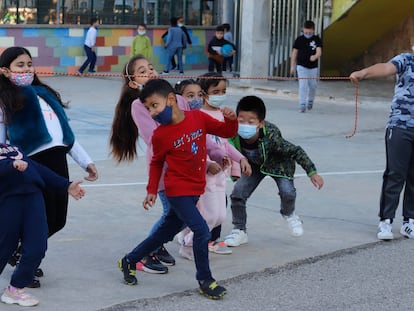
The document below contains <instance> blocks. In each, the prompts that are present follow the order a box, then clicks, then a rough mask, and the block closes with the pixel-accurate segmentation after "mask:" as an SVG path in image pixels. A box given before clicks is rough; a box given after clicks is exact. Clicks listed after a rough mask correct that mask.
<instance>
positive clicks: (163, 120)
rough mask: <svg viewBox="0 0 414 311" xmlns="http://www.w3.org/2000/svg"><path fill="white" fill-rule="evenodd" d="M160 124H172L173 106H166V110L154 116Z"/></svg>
mask: <svg viewBox="0 0 414 311" xmlns="http://www.w3.org/2000/svg"><path fill="white" fill-rule="evenodd" d="M152 118H153V119H154V120H155V121H157V122H158V123H159V124H170V123H171V121H172V108H171V106H168V105H167V106H165V108H164V110H163V111H161V112H160V113H159V114H157V115H156V116H153V117H152Z"/></svg>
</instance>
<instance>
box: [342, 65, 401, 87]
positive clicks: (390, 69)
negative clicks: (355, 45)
mask: <svg viewBox="0 0 414 311" xmlns="http://www.w3.org/2000/svg"><path fill="white" fill-rule="evenodd" d="M396 73H397V67H395V65H394V64H393V63H378V64H375V65H372V66H369V67H366V68H364V69H361V70H358V71H354V72H353V73H351V74H350V76H349V79H350V80H351V82H353V83H356V82H357V81H358V80H362V79H370V78H382V77H388V76H392V75H395V74H396Z"/></svg>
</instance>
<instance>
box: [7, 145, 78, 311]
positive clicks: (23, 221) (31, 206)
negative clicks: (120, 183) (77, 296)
mask: <svg viewBox="0 0 414 311" xmlns="http://www.w3.org/2000/svg"><path fill="white" fill-rule="evenodd" d="M0 178H1V179H2V180H3V182H2V183H0V274H1V273H2V272H3V269H4V267H5V266H6V264H7V261H8V259H9V258H10V257H11V255H12V253H13V251H14V250H15V249H16V247H17V244H18V242H19V241H21V245H22V250H23V252H22V256H21V259H20V262H19V264H18V265H17V267H16V269H15V270H14V273H13V275H12V277H11V280H10V285H9V286H8V287H7V288H6V290H5V291H4V293H3V295H2V296H1V298H0V299H1V301H2V302H4V303H7V304H18V305H20V306H23V307H31V306H35V305H37V304H38V303H39V300H37V298H35V297H34V296H32V295H30V294H28V293H26V292H25V287H27V286H28V285H29V284H30V283H32V281H33V277H34V273H35V271H36V269H37V268H38V267H39V265H40V262H41V260H42V258H43V257H44V255H45V252H46V248H47V238H48V226H47V221H46V208H45V204H44V200H43V194H42V189H44V188H46V187H48V188H50V189H53V190H55V191H59V192H64V191H68V192H69V194H70V195H71V196H73V197H74V198H75V199H80V198H82V197H83V196H84V194H85V192H84V190H83V189H82V188H81V187H80V186H79V184H80V183H81V182H82V181H76V182H72V183H70V182H69V181H68V180H67V179H66V178H63V177H61V176H59V175H57V174H55V173H54V172H53V171H51V170H50V169H48V168H47V167H45V166H43V165H41V164H38V163H37V162H35V161H32V160H31V159H29V158H26V157H25V156H24V155H23V154H22V152H21V151H20V150H19V148H18V147H16V146H13V145H7V144H0ZM6 181H7V182H6Z"/></svg>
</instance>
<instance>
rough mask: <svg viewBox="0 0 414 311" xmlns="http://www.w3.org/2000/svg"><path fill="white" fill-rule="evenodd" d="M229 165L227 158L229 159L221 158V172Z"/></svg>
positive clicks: (229, 161)
mask: <svg viewBox="0 0 414 311" xmlns="http://www.w3.org/2000/svg"><path fill="white" fill-rule="evenodd" d="M230 165H231V160H230V158H229V157H224V158H223V161H222V163H221V167H222V169H223V170H225V169H226V168H228V167H230Z"/></svg>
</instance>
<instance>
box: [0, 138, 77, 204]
mask: <svg viewBox="0 0 414 311" xmlns="http://www.w3.org/2000/svg"><path fill="white" fill-rule="evenodd" d="M15 160H23V161H25V162H27V163H28V164H29V165H28V166H27V168H26V170H25V171H23V172H20V171H18V170H17V169H15V168H14V167H13V162H14V161H15ZM0 179H1V182H0V204H1V203H2V202H3V200H4V199H5V198H6V197H8V196H13V195H20V194H25V193H34V192H38V191H42V189H44V188H46V187H48V188H51V189H53V190H55V191H57V192H61V193H65V192H66V191H67V190H68V187H69V185H70V182H69V180H68V179H66V178H63V177H62V176H59V175H58V174H56V173H55V172H53V171H52V170H50V169H49V168H47V167H45V166H43V165H41V164H39V163H37V162H35V161H33V160H31V159H29V158H27V157H26V156H25V155H23V153H22V152H21V151H20V150H19V148H18V147H16V146H13V145H8V144H0Z"/></svg>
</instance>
